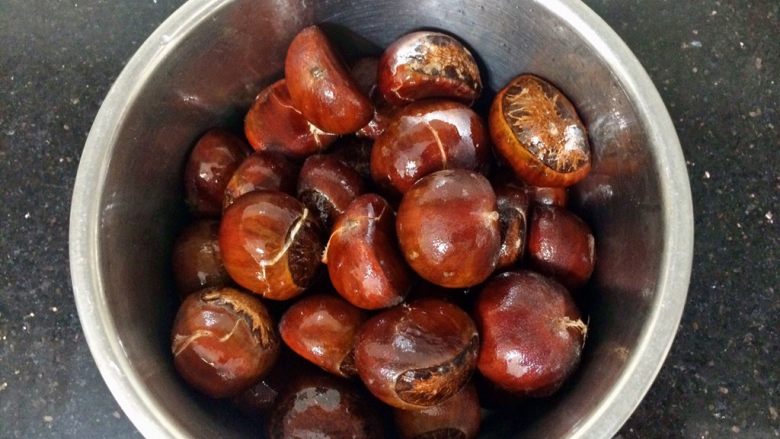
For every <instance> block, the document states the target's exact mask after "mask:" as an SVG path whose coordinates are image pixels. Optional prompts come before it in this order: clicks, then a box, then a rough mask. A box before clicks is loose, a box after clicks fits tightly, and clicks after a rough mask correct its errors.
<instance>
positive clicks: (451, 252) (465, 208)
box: [396, 169, 501, 288]
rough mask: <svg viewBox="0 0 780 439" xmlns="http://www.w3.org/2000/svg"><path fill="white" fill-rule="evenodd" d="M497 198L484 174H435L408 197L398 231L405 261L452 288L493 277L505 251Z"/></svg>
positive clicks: (400, 210)
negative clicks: (502, 251)
mask: <svg viewBox="0 0 780 439" xmlns="http://www.w3.org/2000/svg"><path fill="white" fill-rule="evenodd" d="M499 217H500V215H499V213H498V211H497V206H496V195H495V193H494V192H493V188H492V187H491V186H490V183H489V182H488V181H487V179H485V177H483V176H482V175H480V174H477V173H475V172H472V171H467V170H463V169H451V170H444V171H438V172H434V173H433V174H430V175H428V176H426V177H423V178H421V179H420V180H418V181H417V183H415V184H414V186H412V188H411V189H410V190H409V191H408V192H406V194H405V195H404V197H403V199H402V200H401V205H400V207H399V208H398V217H397V219H396V230H397V233H398V241H399V243H400V245H401V250H402V252H403V255H404V258H406V262H408V263H409V265H410V266H411V267H412V269H414V271H416V272H417V274H419V275H420V276H422V277H423V278H424V279H425V280H427V281H429V282H432V283H435V284H437V285H441V286H444V287H448V288H465V287H470V286H474V285H477V284H479V283H481V282H482V281H484V280H485V279H487V278H488V276H490V274H491V273H493V270H495V268H496V264H497V263H498V255H499V250H500V247H501V226H500V224H499Z"/></svg>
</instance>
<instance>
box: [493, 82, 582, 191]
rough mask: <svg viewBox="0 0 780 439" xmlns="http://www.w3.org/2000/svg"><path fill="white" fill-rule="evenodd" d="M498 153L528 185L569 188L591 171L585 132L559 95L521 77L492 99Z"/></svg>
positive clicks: (543, 85) (544, 84)
mask: <svg viewBox="0 0 780 439" xmlns="http://www.w3.org/2000/svg"><path fill="white" fill-rule="evenodd" d="M488 124H489V128H490V137H491V139H492V140H493V144H494V146H495V148H496V151H497V152H498V153H499V154H500V155H501V157H502V158H503V159H504V160H506V162H507V163H508V164H509V166H510V167H511V168H512V170H513V171H514V172H515V173H516V174H517V175H518V176H519V177H521V178H522V179H523V181H525V182H526V183H528V184H530V185H534V186H554V187H566V186H571V185H573V184H575V183H577V182H578V181H580V180H582V179H583V178H585V176H586V175H588V172H589V171H590V143H589V142H588V133H587V130H586V129H585V126H584V125H583V124H582V121H581V120H580V118H579V116H578V115H577V110H576V109H575V108H574V105H572V103H571V102H570V101H569V99H568V98H566V96H564V95H563V93H561V91H560V90H558V89H557V88H555V87H554V86H553V85H552V84H550V83H549V82H547V81H545V80H543V79H541V78H538V77H536V76H533V75H520V76H518V77H516V78H514V79H513V80H511V81H510V82H509V84H507V85H506V86H505V87H504V88H503V89H501V91H500V92H498V95H496V97H495V99H493V104H492V105H491V107H490V115H489V119H488Z"/></svg>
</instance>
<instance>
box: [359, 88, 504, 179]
mask: <svg viewBox="0 0 780 439" xmlns="http://www.w3.org/2000/svg"><path fill="white" fill-rule="evenodd" d="M490 154H491V153H490V145H489V142H488V138H487V132H486V130H485V126H484V124H483V123H482V119H481V118H480V117H479V116H478V115H477V114H476V113H474V111H472V110H471V109H470V108H468V107H466V106H465V105H463V104H459V103H457V102H452V101H441V100H438V101H424V102H416V103H414V104H410V105H408V106H406V107H404V108H403V109H400V110H398V112H397V113H396V114H395V116H394V117H393V119H392V121H391V122H390V124H389V125H388V126H387V129H386V130H385V132H384V133H382V135H381V136H379V138H378V139H377V140H376V142H375V143H374V148H373V149H372V150H371V176H372V177H373V178H374V181H376V182H377V183H378V184H379V185H380V186H382V187H384V188H387V189H390V190H392V191H393V192H394V193H398V194H403V193H405V192H406V191H407V190H409V188H410V187H411V186H412V185H413V184H414V183H415V182H416V181H417V180H419V179H420V178H422V177H424V176H426V175H428V174H430V173H432V172H436V171H439V170H442V169H470V170H472V171H483V170H484V169H485V168H486V166H487V163H488V161H489V160H490Z"/></svg>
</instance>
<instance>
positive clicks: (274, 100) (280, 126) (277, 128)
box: [244, 79, 338, 159]
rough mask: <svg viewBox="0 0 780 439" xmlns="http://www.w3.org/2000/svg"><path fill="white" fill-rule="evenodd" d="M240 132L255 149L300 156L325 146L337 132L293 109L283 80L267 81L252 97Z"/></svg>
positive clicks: (312, 152) (307, 154)
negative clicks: (242, 132)
mask: <svg viewBox="0 0 780 439" xmlns="http://www.w3.org/2000/svg"><path fill="white" fill-rule="evenodd" d="M244 133H245V135H246V138H247V140H249V143H250V144H251V145H252V147H253V148H254V149H255V150H258V151H274V152H278V153H281V154H284V155H286V156H288V157H291V158H295V159H300V158H304V157H307V156H309V155H311V154H314V153H317V152H320V151H323V150H325V149H326V148H327V147H328V146H329V145H330V144H331V143H333V142H335V141H336V139H338V135H336V134H332V133H328V132H325V131H323V130H321V129H319V128H317V127H316V126H315V125H313V124H312V123H311V122H309V121H308V120H306V118H305V117H304V116H303V115H302V114H301V112H300V111H298V109H296V108H295V107H294V106H293V104H292V101H291V100H290V93H289V91H288V89H287V81H286V80H284V79H281V80H279V81H276V82H274V83H273V84H271V85H269V86H268V87H266V88H265V89H263V91H261V92H260V94H258V95H257V97H256V98H255V101H254V103H253V104H252V107H250V108H249V112H247V114H246V117H245V118H244Z"/></svg>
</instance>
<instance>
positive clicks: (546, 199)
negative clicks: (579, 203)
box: [526, 186, 569, 207]
mask: <svg viewBox="0 0 780 439" xmlns="http://www.w3.org/2000/svg"><path fill="white" fill-rule="evenodd" d="M526 190H527V192H528V194H529V195H530V196H531V202H532V203H534V204H544V205H547V206H558V207H566V204H567V203H568V201H569V191H568V190H567V189H566V188H565V187H542V186H528V187H527V189H526Z"/></svg>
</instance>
